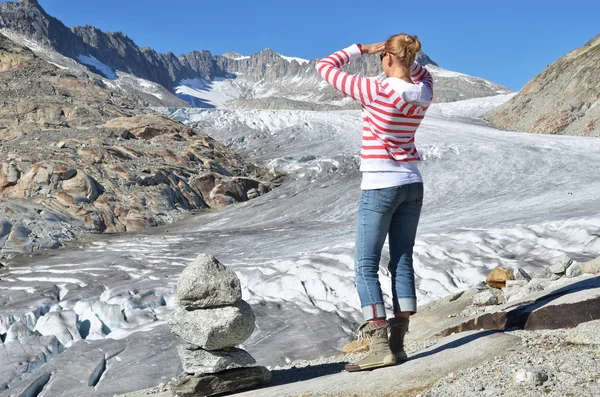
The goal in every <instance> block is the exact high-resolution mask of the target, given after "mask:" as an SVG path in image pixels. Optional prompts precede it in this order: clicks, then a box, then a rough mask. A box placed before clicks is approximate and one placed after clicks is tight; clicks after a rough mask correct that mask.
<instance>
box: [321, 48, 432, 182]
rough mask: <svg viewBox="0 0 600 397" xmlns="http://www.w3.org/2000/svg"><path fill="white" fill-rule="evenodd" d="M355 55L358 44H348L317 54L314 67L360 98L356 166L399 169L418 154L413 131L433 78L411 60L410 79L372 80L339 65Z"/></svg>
mask: <svg viewBox="0 0 600 397" xmlns="http://www.w3.org/2000/svg"><path fill="white" fill-rule="evenodd" d="M361 56H362V52H361V50H360V48H359V47H358V46H357V45H352V46H350V47H348V48H346V49H343V50H341V51H338V52H336V53H334V54H332V55H330V56H328V57H326V58H324V59H322V60H321V61H319V62H318V63H317V65H316V68H317V71H318V72H319V74H320V75H321V76H322V77H323V78H324V79H325V80H326V81H327V82H328V83H329V84H331V85H332V86H333V87H334V88H336V89H338V90H340V91H342V92H343V93H345V94H346V95H349V96H351V97H352V98H353V99H354V100H356V101H360V102H361V103H362V119H363V136H362V150H361V153H360V157H361V165H360V170H361V171H363V172H371V171H404V169H403V164H406V163H407V162H414V161H419V160H420V158H419V153H418V152H417V148H416V146H415V132H416V131H417V128H418V127H419V125H420V124H421V121H422V120H423V118H424V117H425V112H426V111H427V108H428V107H429V104H430V103H431V97H432V94H433V79H432V78H431V75H430V74H429V72H428V71H427V69H425V68H424V67H422V66H420V65H419V64H417V63H416V62H415V63H414V64H413V65H412V66H411V69H410V73H411V78H412V80H413V81H414V83H415V84H414V85H411V84H408V83H406V82H404V81H403V80H400V79H398V78H395V77H390V78H387V79H385V80H383V81H377V80H374V79H370V78H366V77H358V76H353V75H350V74H348V73H345V72H343V71H342V70H341V69H340V68H341V67H342V66H343V65H345V64H347V63H349V62H350V61H351V60H352V59H356V58H360V57H361ZM394 80H395V81H394ZM401 83H406V84H404V87H409V89H403V88H402V87H403V84H401ZM399 87H400V88H399Z"/></svg>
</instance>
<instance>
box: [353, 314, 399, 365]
mask: <svg viewBox="0 0 600 397" xmlns="http://www.w3.org/2000/svg"><path fill="white" fill-rule="evenodd" d="M388 328H389V325H388V323H387V321H386V320H377V321H375V322H366V323H365V324H363V325H362V326H361V327H360V328H359V339H360V338H361V337H362V338H368V339H369V340H370V349H369V354H367V356H366V357H365V358H363V359H362V360H360V361H359V362H357V363H356V364H346V367H345V370H346V371H348V372H356V371H363V370H365V369H375V368H380V367H386V366H388V365H394V364H395V363H396V358H395V357H394V354H393V353H392V351H391V350H390V345H389V343H388Z"/></svg>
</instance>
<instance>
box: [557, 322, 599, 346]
mask: <svg viewBox="0 0 600 397" xmlns="http://www.w3.org/2000/svg"><path fill="white" fill-rule="evenodd" d="M565 341H566V342H567V343H572V344H575V345H600V320H594V321H588V322H586V323H581V324H579V325H578V326H577V327H575V328H573V329H570V330H569V331H567V336H566V338H565Z"/></svg>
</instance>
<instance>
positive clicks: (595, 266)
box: [581, 257, 600, 274]
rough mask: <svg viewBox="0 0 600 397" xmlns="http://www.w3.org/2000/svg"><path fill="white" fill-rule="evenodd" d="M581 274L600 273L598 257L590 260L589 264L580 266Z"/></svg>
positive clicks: (599, 259)
mask: <svg viewBox="0 0 600 397" xmlns="http://www.w3.org/2000/svg"><path fill="white" fill-rule="evenodd" d="M581 272H582V273H590V274H598V273H600V257H598V258H596V259H592V260H591V261H589V262H585V263H582V264H581Z"/></svg>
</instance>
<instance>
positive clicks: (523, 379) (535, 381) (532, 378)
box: [514, 369, 548, 386]
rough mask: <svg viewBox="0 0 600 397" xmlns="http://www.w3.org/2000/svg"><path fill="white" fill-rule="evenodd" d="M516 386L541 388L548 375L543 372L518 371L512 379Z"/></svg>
mask: <svg viewBox="0 0 600 397" xmlns="http://www.w3.org/2000/svg"><path fill="white" fill-rule="evenodd" d="M514 380H515V383H516V384H518V385H529V386H541V385H542V384H544V382H545V381H547V380H548V375H547V374H546V373H545V372H544V371H540V370H531V371H527V370H525V369H520V370H518V371H517V373H516V374H515V377H514Z"/></svg>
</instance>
